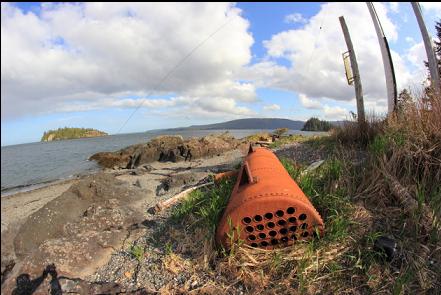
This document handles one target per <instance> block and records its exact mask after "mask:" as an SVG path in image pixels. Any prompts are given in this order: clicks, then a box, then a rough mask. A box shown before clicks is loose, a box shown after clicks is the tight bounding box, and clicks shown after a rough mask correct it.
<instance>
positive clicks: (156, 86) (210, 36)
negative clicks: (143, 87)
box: [116, 15, 237, 134]
mask: <svg viewBox="0 0 441 295" xmlns="http://www.w3.org/2000/svg"><path fill="white" fill-rule="evenodd" d="M236 16H237V15H233V16H231V17H229V18H228V19H227V20H226V21H225V22H224V23H223V24H222V25H220V26H219V27H218V28H217V29H216V30H214V31H213V32H212V33H211V34H210V35H208V36H207V37H206V38H205V39H204V40H202V41H201V42H199V44H197V45H196V46H195V47H193V49H192V50H190V52H189V53H187V54H186V55H185V56H184V57H183V58H182V59H181V60H180V61H179V62H178V63H177V64H176V65H175V66H174V67H173V68H172V69H171V70H169V71H168V72H167V74H165V75H164V76H163V77H162V78H161V80H159V82H158V83H157V84H156V85H155V87H153V88H152V89H151V90H150V91H149V92H148V94H147V96H146V97H145V99H141V102H140V103H139V105H138V106H137V107H136V108H135V110H134V111H133V112H132V113H131V114H130V116H129V117H128V118H127V120H126V121H125V122H124V123H123V124H122V125H121V127H120V128H119V129H118V131H117V132H116V134H119V133H120V132H121V130H122V129H123V128H124V127H125V126H126V125H127V123H128V122H129V121H130V119H131V118H132V117H133V115H134V114H135V113H136V112H137V111H138V110H139V109H140V108H141V107H142V105H143V104H144V102H145V101H146V99H148V98H149V97H150V96H151V95H152V94H153V93H155V92H156V91H158V90H159V88H160V87H161V86H162V84H163V83H164V82H165V80H167V79H168V78H169V77H170V76H171V75H172V74H173V72H174V71H176V70H177V69H178V68H179V67H180V66H181V65H182V64H183V63H184V62H185V61H186V60H187V59H189V58H190V57H191V56H192V55H193V53H195V52H196V50H198V49H199V48H200V47H202V45H204V44H205V43H206V42H207V41H208V40H209V39H211V38H212V37H213V36H214V35H216V34H217V33H218V32H219V31H220V30H222V29H223V28H224V27H225V26H226V25H227V24H229V23H230V22H231V21H232V20H233V19H234V18H235V17H236Z"/></svg>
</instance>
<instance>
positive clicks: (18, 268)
mask: <svg viewBox="0 0 441 295" xmlns="http://www.w3.org/2000/svg"><path fill="white" fill-rule="evenodd" d="M242 156H243V151H240V150H237V149H236V150H232V151H228V152H225V153H222V154H219V155H216V156H214V157H207V158H199V159H194V160H192V161H180V162H176V163H173V162H152V163H150V164H148V165H142V166H140V167H137V168H135V169H119V168H118V169H107V168H105V169H103V171H102V172H100V173H98V176H96V175H90V176H84V177H82V178H80V179H73V180H65V181H59V182H56V183H52V184H49V185H47V186H45V187H41V188H37V189H34V190H31V191H26V192H20V193H16V194H13V195H9V196H5V197H2V202H1V216H2V218H1V221H2V224H1V241H2V247H1V257H2V261H1V263H2V282H3V281H4V280H6V282H5V284H2V290H12V289H11V288H13V287H14V282H13V281H11V280H9V281H8V280H7V278H13V277H16V276H17V275H19V274H20V273H24V272H27V273H32V272H33V270H36V269H39V268H40V267H44V265H43V264H44V263H46V260H45V262H44V263H43V262H42V263H38V262H36V261H37V260H38V261H39V259H40V258H41V257H38V259H36V255H38V256H44V255H41V253H39V254H35V253H34V252H35V251H33V253H28V252H26V253H24V252H23V251H21V252H22V253H20V254H17V247H18V246H17V245H18V244H19V242H17V239H18V240H19V238H17V236H20V235H22V236H23V239H24V240H26V241H25V243H26V242H29V241H31V240H32V239H33V238H35V237H34V236H32V233H31V230H29V232H27V231H26V228H27V227H28V226H27V225H29V224H30V219H33V220H37V222H38V223H39V222H41V220H43V221H42V222H43V223H44V222H46V223H47V224H48V225H49V226H48V228H47V229H45V228H44V227H43V229H38V227H37V230H35V229H33V230H32V232H35V231H37V232H38V231H39V230H40V231H41V230H43V231H49V232H50V225H51V224H52V223H53V222H54V220H56V218H55V219H50V217H46V215H48V216H50V215H51V214H52V213H53V212H52V213H51V211H50V209H47V210H48V211H47V212H49V213H47V212H46V213H45V210H46V208H50V207H51V204H53V203H54V202H55V203H57V202H63V199H64V198H66V196H67V195H68V194H72V192H73V191H75V186H80V187H81V182H87V181H89V179H93V180H91V183H95V182H97V185H99V184H100V181H101V180H100V178H99V177H101V176H99V175H104V176H103V177H110V178H111V179H113V180H111V182H110V183H109V182H108V183H106V184H104V185H103V187H106V189H108V190H109V192H112V193H113V192H114V191H118V189H121V191H124V192H126V191H127V192H128V193H127V195H128V196H130V197H133V202H120V203H118V205H116V206H115V207H112V208H113V209H112V210H114V211H112V212H113V213H115V215H114V216H112V215H111V214H110V216H109V219H116V218H117V217H118V216H119V215H121V214H122V213H121V212H122V211H124V210H126V209H124V210H122V211H121V210H120V209H121V208H122V207H124V208H125V207H127V210H128V211H130V212H132V213H130V212H129V213H128V214H126V215H128V216H129V215H130V216H131V217H133V216H136V217H137V218H138V219H137V220H136V222H142V221H143V220H145V219H146V218H147V216H148V215H149V214H148V213H147V211H148V209H149V208H151V207H152V206H154V205H155V204H157V203H158V202H160V201H161V200H164V199H167V198H170V197H171V196H173V195H175V194H177V193H179V192H181V191H182V190H184V189H186V188H188V187H191V186H194V185H196V184H197V183H198V182H200V181H202V180H203V179H204V178H205V177H207V176H208V175H209V174H213V173H217V172H223V171H227V170H231V169H233V168H234V166H235V165H237V164H238V163H239V162H240V161H241V158H242ZM95 176H96V177H97V178H94V177H95ZM114 183H116V186H117V189H113V188H112V187H111V186H112V185H114ZM86 186H87V188H88V187H90V186H91V185H90V184H88V185H86ZM80 190H81V189H80ZM75 192H76V191H75ZM109 192H107V193H108V194H109ZM81 193H83V192H80V193H79V195H81ZM98 194H99V193H98ZM117 198H118V197H116V198H115V199H117ZM115 199H111V200H110V202H112V201H114V200H115ZM118 200H119V199H118ZM106 202H107V201H106ZM66 204H67V203H66ZM106 204H107V203H106ZM99 205H104V204H97V203H96V201H90V202H89V203H87V205H86V206H85V207H84V208H87V209H86V211H84V214H86V212H87V210H91V208H95V207H96V206H99ZM94 206H95V207H94ZM69 207H72V206H67V205H66V206H58V207H56V208H57V209H56V211H57V212H56V213H58V212H61V215H63V214H65V215H66V216H67V215H69V211H70V208H69ZM74 207H75V206H74ZM72 210H75V209H72ZM93 210H95V209H93ZM52 211H54V210H52ZM135 211H136V214H135ZM41 212H43V213H44V214H41ZM94 212H95V211H94ZM124 212H125V211H124ZM106 214H107V213H106ZM36 216H37V217H36ZM62 218H63V217H62ZM45 219H48V220H47V221H46V220H45ZM65 221H66V223H67V224H69V221H70V222H72V224H78V220H73V219H72V220H70V219H69V217H66V220H65ZM106 222H107V221H106ZM112 222H113V221H112ZM132 222H134V219H133V218H130V220H129V219H127V223H126V222H125V221H123V222H122V223H121V225H120V228H122V227H130V225H131V224H128V223H132ZM31 224H32V222H31ZM82 226H84V227H85V228H90V227H91V224H87V225H82ZM93 227H99V226H98V225H96V224H93ZM23 228H24V229H23ZM81 231H82V232H84V231H83V229H82V230H81ZM97 236H99V237H100V238H101V233H98V234H97ZM122 236H124V242H125V241H126V240H127V238H131V239H133V238H135V236H133V237H130V233H129V235H128V236H126V233H125V232H124V230H121V229H118V230H115V232H114V237H116V238H115V239H114V240H113V239H110V238H109V239H107V240H106V238H103V239H104V240H106V241H105V243H107V242H108V243H109V247H112V248H113V249H116V248H119V247H121V246H122V245H123V243H122V241H123V239H121V237H122ZM60 239H64V240H63V243H64V242H65V243H70V242H66V241H65V239H66V237H65V236H63V237H61V238H60ZM77 240H79V239H76V240H75V241H73V243H75V242H76V241H77ZM110 240H112V241H110ZM36 241H38V243H42V242H44V241H43V239H39V238H37V239H36ZM59 241H60V242H61V240H59ZM29 243H30V242H29ZM38 243H37V244H38ZM48 247H49V246H48V245H46V248H48ZM87 247H90V245H88V246H87ZM87 247H86V248H87ZM18 248H19V247H18ZM101 250H102V249H101ZM87 251H96V249H94V250H90V249H89V250H86V252H87ZM37 252H38V251H37ZM101 252H103V253H102V254H103V255H101V256H100V255H96V256H95V257H90V259H86V261H83V263H82V265H81V271H75V270H74V269H73V267H72V264H69V263H68V262H67V263H65V265H64V266H63V263H60V261H58V262H59V263H57V269H58V270H59V271H60V273H65V274H69V275H73V274H75V275H79V276H80V277H85V276H88V275H92V274H93V273H94V272H95V271H96V270H97V268H98V267H100V266H102V265H103V264H105V263H106V262H107V261H108V257H109V255H110V253H111V251H109V250H108V249H107V250H106V251H101ZM88 254H90V253H88ZM94 254H97V253H94ZM49 256H50V255H49ZM52 256H53V257H49V259H48V260H47V262H50V261H52V262H54V261H55V260H57V257H55V256H57V255H52ZM95 258H96V259H95ZM51 259H52V260H51ZM30 261H32V262H30ZM29 263H30V264H32V265H31V266H30V267H29Z"/></svg>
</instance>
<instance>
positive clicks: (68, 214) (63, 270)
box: [2, 173, 153, 294]
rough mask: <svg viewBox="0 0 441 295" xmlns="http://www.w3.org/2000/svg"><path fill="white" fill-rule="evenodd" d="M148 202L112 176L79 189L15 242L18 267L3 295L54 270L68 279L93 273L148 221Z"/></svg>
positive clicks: (39, 215) (42, 212) (30, 223)
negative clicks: (134, 228)
mask: <svg viewBox="0 0 441 295" xmlns="http://www.w3.org/2000/svg"><path fill="white" fill-rule="evenodd" d="M151 195H153V192H152V193H151ZM143 198H145V191H144V193H143V194H142V193H141V191H140V190H139V189H138V188H136V187H133V186H129V185H128V184H127V183H126V182H123V181H120V180H117V179H116V178H115V177H114V176H112V175H110V174H104V173H100V174H97V175H93V176H90V177H88V178H85V179H84V180H82V181H80V182H78V183H77V184H74V185H73V186H72V187H71V188H70V189H69V190H67V191H66V192H65V193H63V194H62V195H61V196H60V197H58V198H56V199H54V200H52V201H50V202H48V203H47V204H46V205H45V206H43V207H42V208H41V209H39V210H38V211H36V212H35V213H33V214H32V215H31V216H30V217H29V218H28V220H27V221H26V222H25V223H24V224H23V225H22V226H21V228H20V230H19V232H18V234H17V235H16V237H15V239H14V246H15V252H16V253H15V254H16V256H17V260H18V261H17V264H16V265H15V267H14V269H13V271H12V272H11V274H10V275H9V276H8V278H7V280H6V282H5V284H4V285H5V286H2V293H3V292H5V293H4V294H10V293H11V290H13V289H14V288H18V287H19V283H18V281H16V279H18V278H19V277H20V276H22V277H23V279H26V278H35V277H39V276H40V275H41V273H42V271H43V270H44V269H45V268H46V267H47V266H48V265H51V264H54V265H55V266H56V268H57V271H58V273H59V274H61V275H63V276H67V277H74V278H81V277H84V276H87V275H90V274H91V273H93V272H94V271H95V270H96V269H97V268H98V267H100V266H101V265H103V264H104V263H106V261H107V259H108V257H109V255H110V253H111V252H112V251H113V250H114V249H115V248H118V247H120V246H121V245H122V243H123V242H124V240H125V237H127V234H128V231H130V228H131V227H132V226H133V225H134V224H138V223H140V222H142V221H143V216H144V215H143V211H142V206H141V205H140V204H141V200H142V199H143ZM46 287H47V286H46Z"/></svg>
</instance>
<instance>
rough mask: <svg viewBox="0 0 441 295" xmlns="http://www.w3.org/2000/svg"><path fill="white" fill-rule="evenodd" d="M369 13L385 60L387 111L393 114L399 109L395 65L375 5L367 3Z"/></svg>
mask: <svg viewBox="0 0 441 295" xmlns="http://www.w3.org/2000/svg"><path fill="white" fill-rule="evenodd" d="M366 4H367V7H368V10H369V13H370V14H371V17H372V22H373V23H374V27H375V32H376V33H377V37H378V43H379V44H380V50H381V57H382V59H383V67H384V75H385V78H386V88H387V111H388V114H389V115H390V114H392V113H393V112H394V111H395V109H396V107H397V83H396V80H395V71H394V64H393V62H392V56H391V54H390V49H389V44H388V42H387V38H386V36H385V35H384V31H383V28H382V27H381V23H380V19H379V18H378V15H377V12H376V11H375V7H374V4H373V3H372V2H366Z"/></svg>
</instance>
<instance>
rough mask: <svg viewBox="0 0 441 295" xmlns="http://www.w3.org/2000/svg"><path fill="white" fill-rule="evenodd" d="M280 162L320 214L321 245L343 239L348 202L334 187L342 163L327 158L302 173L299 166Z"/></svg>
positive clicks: (289, 161)
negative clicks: (321, 225)
mask: <svg viewBox="0 0 441 295" xmlns="http://www.w3.org/2000/svg"><path fill="white" fill-rule="evenodd" d="M281 162H282V164H283V166H284V167H285V169H286V170H287V171H288V173H289V174H290V175H291V177H292V178H293V179H294V180H295V181H296V182H297V184H298V185H299V187H300V188H301V189H302V191H303V192H304V193H305V195H306V196H307V197H308V198H309V199H310V201H311V203H312V204H313V205H314V207H315V208H316V209H317V211H318V212H319V213H320V214H321V216H322V218H323V220H324V222H325V225H326V234H325V236H324V237H323V238H322V239H320V240H321V242H330V241H336V240H339V239H343V238H345V237H347V236H348V234H349V226H350V225H351V221H350V220H351V219H350V212H351V210H350V208H351V206H350V201H349V199H348V197H347V191H346V190H345V189H344V188H339V186H338V185H337V189H336V188H335V186H336V184H338V183H339V181H340V180H341V179H342V178H343V177H344V175H343V167H344V163H343V162H342V161H340V160H338V159H334V158H331V159H328V160H326V161H325V162H324V163H323V164H322V165H321V166H320V167H318V168H317V169H315V170H313V171H308V172H307V171H306V170H305V168H303V167H302V166H300V165H298V164H296V163H294V162H292V161H291V160H289V159H283V158H282V159H281Z"/></svg>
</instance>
